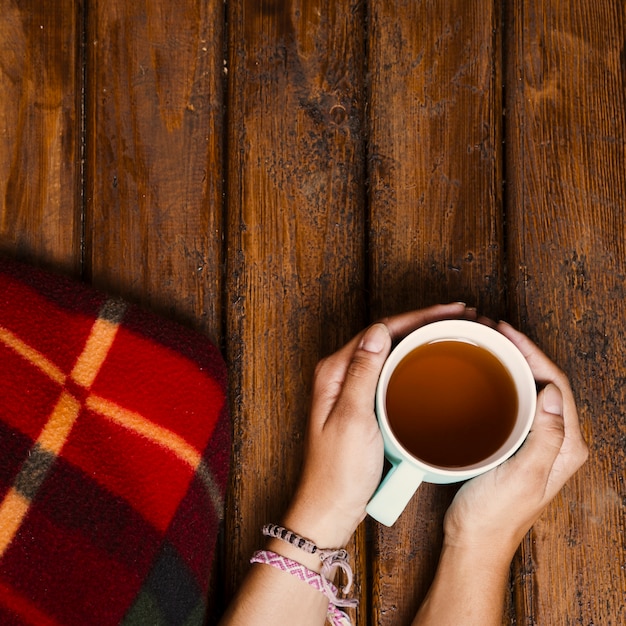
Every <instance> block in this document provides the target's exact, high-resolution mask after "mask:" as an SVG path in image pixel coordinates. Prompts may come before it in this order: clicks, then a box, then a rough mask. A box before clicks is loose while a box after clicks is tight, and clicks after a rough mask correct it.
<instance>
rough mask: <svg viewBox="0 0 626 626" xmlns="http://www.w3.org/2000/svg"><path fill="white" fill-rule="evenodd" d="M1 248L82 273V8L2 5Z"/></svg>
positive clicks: (4, 0)
mask: <svg viewBox="0 0 626 626" xmlns="http://www.w3.org/2000/svg"><path fill="white" fill-rule="evenodd" d="M0 16H1V17H0V94H1V95H2V97H1V98H0V250H2V251H4V252H6V253H10V254H12V255H15V256H18V257H20V258H22V259H25V260H28V261H31V262H36V263H39V264H41V265H45V266H48V267H52V268H54V269H58V270H62V271H63V272H65V273H68V274H71V275H77V274H79V273H80V263H81V211H82V208H81V193H80V192H81V186H80V175H81V168H80V111H81V83H80V77H81V65H80V60H81V42H82V37H81V32H82V13H81V3H80V2H79V1H77V0H60V1H59V2H55V3H46V2H40V1H38V0H32V1H31V0H28V1H25V2H15V1H13V0H0Z"/></svg>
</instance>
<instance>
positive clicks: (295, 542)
mask: <svg viewBox="0 0 626 626" xmlns="http://www.w3.org/2000/svg"><path fill="white" fill-rule="evenodd" d="M262 532H263V534H264V535H265V536H266V537H273V538H274V539H280V540H281V541H285V542H287V543H289V544H291V545H292V546H295V547H296V548H299V549H300V550H304V552H307V553H308V554H317V555H318V556H319V559H320V561H321V562H322V581H323V583H324V590H325V593H326V595H327V596H328V598H329V599H330V601H331V602H332V603H333V604H335V605H336V606H346V607H353V606H356V605H357V604H358V600H356V599H354V598H338V597H337V590H336V589H335V588H334V587H333V586H332V585H331V584H330V582H329V579H331V578H333V576H334V575H335V572H336V570H337V569H341V570H342V571H343V572H344V574H345V575H346V579H347V580H346V584H345V585H344V586H343V588H342V589H341V591H342V593H343V594H347V593H349V592H350V588H351V587H352V581H353V579H354V576H353V574H352V568H351V567H350V564H349V563H348V552H347V551H346V550H344V549H343V548H318V547H317V546H316V545H315V543H313V542H312V541H311V540H310V539H305V538H304V537H301V536H300V535H298V534H297V533H294V532H293V531H291V530H288V529H287V528H284V527H282V526H277V525H276V524H266V525H265V526H263V529H262Z"/></svg>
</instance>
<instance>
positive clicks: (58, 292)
mask: <svg viewBox="0 0 626 626" xmlns="http://www.w3.org/2000/svg"><path fill="white" fill-rule="evenodd" d="M225 398H226V374H225V368H224V363H223V360H222V358H221V356H220V354H219V352H218V350H217V349H216V348H215V347H214V346H213V345H212V344H211V343H210V342H209V341H208V340H207V339H206V338H204V337H203V336H201V335H199V334H197V333H194V332H192V331H189V330H187V329H184V328H182V327H180V326H178V325H176V324H174V323H172V322H169V321H166V320H162V319H159V318H157V317H155V316H154V315H151V314H149V313H147V312H144V311H142V310H141V309H139V308H137V307H135V306H129V305H127V304H126V303H124V302H122V301H120V300H116V299H110V298H107V297H106V296H105V295H103V294H101V293H98V292H96V291H94V290H92V289H90V288H88V287H86V286H84V285H80V284H78V283H74V282H71V281H68V280H65V279H62V278H59V277H56V276H52V275H50V274H47V273H44V272H41V271H38V270H35V269H31V268H27V267H24V266H22V265H18V264H16V263H14V262H11V261H7V260H3V259H0V624H2V625H3V626H13V625H17V624H36V625H37V626H40V625H50V626H53V625H74V624H75V625H80V626H91V625H112V624H141V626H148V625H153V624H154V625H157V624H158V625H161V624H180V625H183V624H184V625H186V626H192V625H193V624H201V623H202V622H203V619H204V617H205V616H204V613H205V611H206V596H207V589H208V584H209V576H210V570H211V563H212V559H213V555H214V550H215V540H216V535H217V530H218V525H219V523H220V519H221V516H222V512H223V497H224V492H225V485H226V480H227V475H228V470H229V453H230V424H229V422H228V415H227V403H226V400H225Z"/></svg>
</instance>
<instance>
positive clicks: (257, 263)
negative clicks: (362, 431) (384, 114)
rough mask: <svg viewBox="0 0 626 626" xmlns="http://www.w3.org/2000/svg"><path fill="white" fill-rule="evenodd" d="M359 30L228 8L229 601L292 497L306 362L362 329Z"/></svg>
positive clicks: (336, 19)
mask: <svg viewBox="0 0 626 626" xmlns="http://www.w3.org/2000/svg"><path fill="white" fill-rule="evenodd" d="M363 21H364V12H363V7H362V5H361V3H358V2H351V1H336V0H335V1H332V2H331V1H330V0H317V1H312V2H304V1H302V2H299V1H294V2H287V1H284V2H279V1H276V2H263V3H260V2H258V1H257V0H244V1H243V2H235V3H231V4H230V5H229V13H228V22H229V26H230V46H229V47H230V52H229V77H230V79H231V83H230V95H229V100H228V109H229V129H228V137H229V141H228V143H229V153H228V194H227V196H228V250H229V258H228V301H227V303H228V307H227V308H228V339H229V362H230V365H231V369H232V372H233V377H232V391H233V403H232V409H233V411H232V412H233V419H234V422H235V426H234V428H235V433H236V439H237V444H236V447H235V458H234V472H233V479H232V486H231V498H230V501H229V505H228V518H227V520H226V521H227V524H226V536H227V537H228V542H227V544H226V548H227V555H226V563H227V564H228V571H227V572H226V574H227V587H228V588H227V592H226V597H227V598H228V597H230V596H232V593H233V591H234V590H235V589H236V588H237V586H238V585H239V583H240V581H241V579H242V577H243V575H244V573H245V572H246V571H247V569H248V567H249V565H248V560H249V558H250V556H251V554H252V552H253V551H254V550H255V549H258V548H259V546H260V545H261V542H262V537H261V535H260V527H261V526H262V524H264V523H267V522H269V521H276V520H277V519H279V518H280V516H281V514H282V512H283V510H284V508H285V506H286V504H287V502H288V499H289V497H290V495H291V494H292V491H293V488H294V486H295V481H296V479H297V477H298V474H299V468H300V462H301V458H302V452H303V434H304V427H305V422H306V417H307V411H308V402H309V393H310V386H311V382H312V375H313V370H314V368H315V365H316V363H317V361H318V360H319V358H320V357H321V356H323V355H326V354H328V353H330V352H332V351H334V350H336V349H337V348H339V347H340V346H341V345H343V344H344V343H345V341H347V340H348V339H349V338H350V337H351V336H352V335H353V334H354V333H356V332H357V331H358V330H360V328H362V326H363V324H364V321H365V319H364V315H365V309H364V280H365V279H364V271H365V270H364V254H363V249H364V230H365V221H364V191H363V186H362V181H363V157H364V148H363V139H362V117H363V102H364V96H363V65H364V36H363V33H364V28H363ZM351 553H352V554H356V553H362V549H361V548H359V547H358V546H352V547H351ZM359 570H360V571H359V572H358V573H357V576H358V580H357V585H358V586H359V587H360V588H361V590H362V592H363V593H364V592H365V584H364V582H365V581H364V579H363V577H362V575H363V572H362V568H359ZM362 608H363V609H364V608H365V605H364V603H362ZM364 619H365V611H364V610H363V611H360V616H359V623H360V624H364V623H365V622H364V621H363V620H364Z"/></svg>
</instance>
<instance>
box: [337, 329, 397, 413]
mask: <svg viewBox="0 0 626 626" xmlns="http://www.w3.org/2000/svg"><path fill="white" fill-rule="evenodd" d="M390 348H391V335H390V334H389V330H388V329H387V327H386V326H385V325H384V324H381V323H378V324H374V325H372V326H370V327H369V328H368V329H367V330H366V331H365V333H364V334H363V337H362V339H361V342H360V343H359V345H358V346H357V348H356V350H355V351H354V354H353V355H352V359H351V360H350V364H349V365H348V369H347V372H346V378H345V380H344V384H343V389H342V391H341V395H340V397H339V401H338V403H342V404H343V403H346V404H348V405H349V406H352V407H353V408H354V409H356V410H362V409H364V410H368V411H371V410H373V408H374V397H375V393H376V384H377V383H378V378H379V376H380V371H381V370H382V368H383V364H384V363H385V359H386V358H387V356H388V354H389V350H390Z"/></svg>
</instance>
